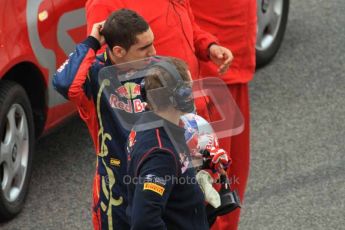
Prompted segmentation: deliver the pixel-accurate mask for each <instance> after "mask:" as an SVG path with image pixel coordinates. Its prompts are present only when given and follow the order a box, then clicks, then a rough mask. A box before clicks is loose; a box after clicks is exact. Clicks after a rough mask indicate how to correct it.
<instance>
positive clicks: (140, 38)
mask: <svg viewBox="0 0 345 230" xmlns="http://www.w3.org/2000/svg"><path fill="white" fill-rule="evenodd" d="M153 40H154V35H153V32H152V30H151V28H149V29H148V30H147V31H145V32H144V33H141V34H139V35H137V42H136V43H135V44H134V45H132V46H131V47H130V48H129V50H128V51H127V53H126V55H125V56H124V59H125V60H124V61H125V62H130V61H135V60H138V59H143V58H146V57H151V56H154V55H156V49H155V47H154V46H153Z"/></svg>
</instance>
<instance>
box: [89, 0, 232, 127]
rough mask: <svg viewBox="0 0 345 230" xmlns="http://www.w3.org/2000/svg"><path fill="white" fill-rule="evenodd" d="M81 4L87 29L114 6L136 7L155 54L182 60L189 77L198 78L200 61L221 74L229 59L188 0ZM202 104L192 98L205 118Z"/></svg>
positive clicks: (112, 0)
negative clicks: (151, 36)
mask: <svg viewBox="0 0 345 230" xmlns="http://www.w3.org/2000/svg"><path fill="white" fill-rule="evenodd" d="M85 8H86V19H87V27H88V31H90V30H91V27H92V25H93V24H94V23H95V22H99V21H103V20H104V19H105V18H107V16H108V15H109V14H110V13H111V12H113V11H114V10H117V9H120V8H128V9H131V10H134V11H136V12H137V13H139V14H140V15H141V16H142V17H143V18H144V19H145V20H146V21H147V22H148V23H149V25H150V27H151V29H152V31H153V33H154V35H155V42H154V46H155V47H156V51H157V54H159V55H164V56H172V57H177V58H180V59H182V60H184V61H185V62H186V63H187V64H188V67H189V70H190V72H191V75H192V78H193V80H196V79H198V78H199V63H200V61H205V62H206V61H210V60H211V61H212V62H213V63H215V64H216V65H215V66H216V68H217V72H219V73H220V74H224V73H225V72H227V70H228V68H229V66H230V63H231V61H232V59H233V56H232V53H231V51H230V50H229V49H227V48H225V47H223V46H220V45H218V40H217V38H216V37H215V36H213V35H212V34H210V33H208V32H206V31H204V30H202V29H200V27H199V26H198V25H197V24H196V23H195V21H194V15H193V12H192V10H191V8H190V3H189V0H159V1H147V0H88V1H87V2H86V5H85ZM206 104H207V98H206V97H204V98H199V99H197V100H196V107H197V111H198V114H199V115H201V116H202V117H204V118H205V119H208V120H209V119H210V118H209V115H208V111H207V109H206V108H207V106H206Z"/></svg>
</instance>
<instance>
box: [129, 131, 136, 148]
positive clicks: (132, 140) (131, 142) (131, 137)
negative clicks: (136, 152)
mask: <svg viewBox="0 0 345 230" xmlns="http://www.w3.org/2000/svg"><path fill="white" fill-rule="evenodd" d="M136 135H137V133H136V132H135V131H134V130H132V131H131V132H130V134H129V137H128V148H130V149H131V148H132V147H133V146H134V144H135V136H136Z"/></svg>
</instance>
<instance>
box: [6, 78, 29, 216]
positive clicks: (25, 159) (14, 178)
mask: <svg viewBox="0 0 345 230" xmlns="http://www.w3.org/2000/svg"><path fill="white" fill-rule="evenodd" d="M34 138H35V135H34V123H33V117H32V111H31V106H30V101H29V99H28V96H27V95H26V93H25V91H24V89H23V88H22V87H21V86H20V85H18V84H16V83H14V82H9V81H0V221H1V222H3V221H5V220H9V219H11V218H13V217H15V216H16V215H17V214H18V213H19V212H20V211H21V209H22V208H23V205H24V202H25V198H26V196H27V193H28V188H29V182H30V176H31V168H32V158H33V153H34V143H35V141H34Z"/></svg>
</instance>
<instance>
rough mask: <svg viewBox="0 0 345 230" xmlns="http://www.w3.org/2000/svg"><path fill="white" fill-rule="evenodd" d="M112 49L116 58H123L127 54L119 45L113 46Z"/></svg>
mask: <svg viewBox="0 0 345 230" xmlns="http://www.w3.org/2000/svg"><path fill="white" fill-rule="evenodd" d="M112 51H113V54H114V56H115V57H117V58H123V57H124V56H125V55H126V54H127V51H126V50H125V49H124V48H122V47H121V46H114V47H113V50H112Z"/></svg>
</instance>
